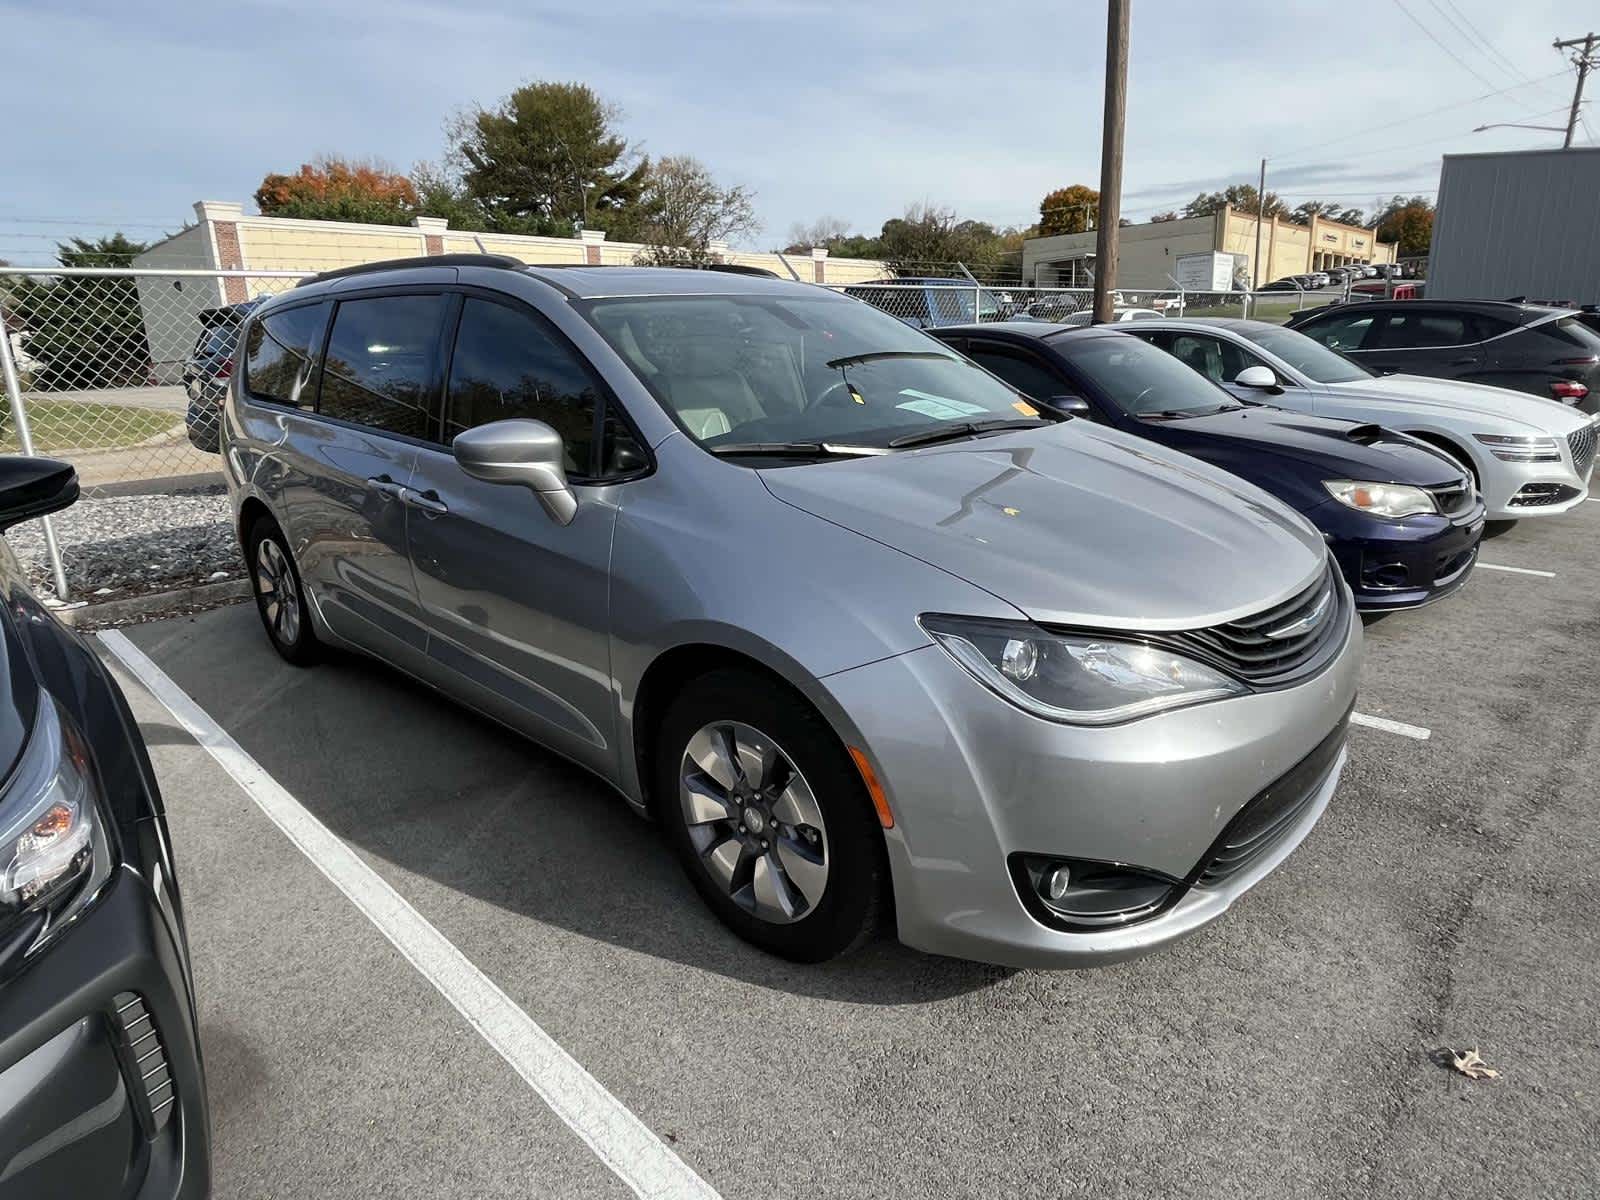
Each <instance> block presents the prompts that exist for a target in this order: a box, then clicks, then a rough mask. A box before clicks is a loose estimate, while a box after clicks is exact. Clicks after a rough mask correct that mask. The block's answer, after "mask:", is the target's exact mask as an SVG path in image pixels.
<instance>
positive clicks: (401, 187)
mask: <svg viewBox="0 0 1600 1200" xmlns="http://www.w3.org/2000/svg"><path fill="white" fill-rule="evenodd" d="M255 200H256V206H257V207H258V208H259V209H260V210H261V211H262V213H264V214H265V215H266V216H269V217H298V218H300V219H302V220H307V221H358V222H362V223H364V224H368V225H407V224H409V223H410V221H411V218H412V217H413V216H415V215H416V214H417V192H416V189H415V188H414V187H413V186H412V184H411V181H410V180H409V179H407V178H406V177H405V176H404V175H400V174H398V173H396V172H394V171H392V170H390V169H389V168H388V167H385V166H383V165H382V164H381V163H372V162H349V161H346V160H345V159H342V158H321V159H318V160H316V161H315V162H309V163H303V164H301V167H300V169H299V170H298V171H296V172H295V173H294V174H292V175H279V174H269V175H267V176H266V177H265V178H264V179H262V181H261V186H260V187H258V188H257V189H256V195H255Z"/></svg>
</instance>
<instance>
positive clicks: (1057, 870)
mask: <svg viewBox="0 0 1600 1200" xmlns="http://www.w3.org/2000/svg"><path fill="white" fill-rule="evenodd" d="M1071 886H1072V871H1071V870H1070V869H1069V868H1067V867H1052V868H1050V870H1048V871H1046V872H1045V874H1044V896H1045V899H1046V900H1054V901H1056V902H1058V903H1059V902H1060V901H1061V900H1063V899H1065V898H1066V895H1067V889H1068V888H1069V887H1071Z"/></svg>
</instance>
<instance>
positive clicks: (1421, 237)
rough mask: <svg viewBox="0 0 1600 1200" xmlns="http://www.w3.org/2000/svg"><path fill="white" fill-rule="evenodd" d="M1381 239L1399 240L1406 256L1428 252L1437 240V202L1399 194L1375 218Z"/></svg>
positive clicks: (1373, 221) (1373, 220)
mask: <svg viewBox="0 0 1600 1200" xmlns="http://www.w3.org/2000/svg"><path fill="white" fill-rule="evenodd" d="M1372 223H1373V224H1374V225H1375V226H1376V227H1377V230H1378V240H1379V241H1380V242H1397V243H1398V244H1399V250H1398V252H1399V254H1400V257H1402V258H1410V257H1415V256H1417V255H1422V254H1426V253H1427V252H1428V247H1429V246H1430V245H1431V244H1432V242H1433V202H1432V201H1430V200H1429V199H1428V198H1427V197H1426V196H1411V197H1409V198H1408V197H1405V196H1395V197H1394V198H1393V199H1392V200H1390V201H1389V202H1388V203H1387V204H1385V205H1384V206H1383V208H1382V210H1381V211H1380V212H1378V213H1377V214H1376V215H1375V216H1374V217H1373V219H1372Z"/></svg>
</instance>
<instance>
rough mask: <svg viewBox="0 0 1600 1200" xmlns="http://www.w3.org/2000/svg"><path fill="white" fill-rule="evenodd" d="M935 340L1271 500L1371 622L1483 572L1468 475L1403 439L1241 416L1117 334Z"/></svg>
mask: <svg viewBox="0 0 1600 1200" xmlns="http://www.w3.org/2000/svg"><path fill="white" fill-rule="evenodd" d="M930 332H931V333H932V335H933V336H934V337H937V338H938V339H939V340H940V341H942V342H944V343H945V344H947V345H949V346H951V347H953V348H955V349H957V350H960V351H961V352H962V353H964V354H966V355H967V356H968V357H970V358H972V359H973V360H975V361H976V362H978V363H979V364H980V365H982V366H983V367H986V368H987V369H988V370H990V371H992V372H993V373H994V374H996V375H998V376H999V377H1000V378H1001V379H1004V380H1005V381H1006V382H1007V383H1009V384H1011V385H1012V386H1013V387H1015V388H1016V389H1017V390H1018V391H1020V392H1022V393H1023V394H1024V395H1026V396H1028V397H1030V398H1031V399H1033V400H1035V401H1037V402H1038V403H1039V404H1041V405H1044V406H1046V407H1048V408H1052V409H1055V410H1057V411H1066V412H1072V413H1076V414H1077V415H1079V416H1083V417H1087V418H1088V419H1090V420H1093V421H1099V422H1101V423H1103V424H1106V425H1114V426H1116V427H1117V428H1119V429H1122V430H1125V431H1127V432H1129V433H1134V434H1138V435H1139V436H1141V437H1147V438H1149V439H1150V440H1151V441H1155V442H1160V443H1161V444H1162V445H1164V446H1170V447H1172V448H1173V449H1175V450H1182V451H1183V452H1184V453H1186V454H1192V455H1194V457H1196V458H1199V459H1203V460H1204V461H1205V462H1208V463H1211V464H1212V465H1214V466H1218V467H1221V468H1222V469H1223V470H1226V471H1231V472H1232V473H1233V474H1235V475H1238V476H1240V477H1241V478H1243V479H1246V480H1248V481H1249V482H1251V483H1253V484H1255V485H1256V486H1257V487H1259V488H1261V489H1262V490H1263V491H1266V492H1269V493H1271V494H1272V495H1274V496H1276V497H1277V498H1278V499H1279V500H1282V501H1283V502H1284V503H1286V504H1288V505H1289V506H1290V507H1292V508H1294V509H1295V510H1296V511H1297V512H1299V513H1300V514H1301V515H1302V516H1304V517H1305V518H1306V519H1307V520H1308V521H1310V522H1311V523H1312V524H1313V525H1315V526H1316V527H1317V528H1318V529H1320V530H1321V531H1322V533H1323V535H1324V536H1325V537H1326V538H1327V539H1328V544H1329V546H1330V547H1331V548H1332V550H1333V553H1334V557H1335V558H1336V559H1337V560H1338V562H1339V566H1340V568H1341V569H1342V570H1343V571H1344V576H1345V578H1346V579H1347V580H1349V582H1350V587H1351V590H1352V591H1354V592H1355V599H1356V607H1358V608H1360V609H1361V610H1363V611H1366V612H1375V611H1383V610H1389V609H1396V608H1411V607H1414V606H1416V605H1419V604H1426V603H1428V602H1429V601H1432V600H1437V599H1439V598H1440V597H1442V596H1445V595H1448V594H1449V593H1450V592H1453V591H1455V590H1456V589H1457V588H1459V587H1460V586H1461V585H1462V584H1463V583H1465V582H1466V580H1467V576H1468V575H1469V574H1471V571H1472V566H1473V564H1474V563H1475V562H1476V561H1477V554H1478V541H1479V539H1480V538H1481V537H1482V535H1483V518H1484V508H1483V501H1482V500H1481V499H1480V498H1479V497H1478V495H1477V492H1476V490H1475V489H1474V487H1473V484H1472V479H1471V477H1470V476H1469V475H1467V474H1466V473H1465V472H1464V471H1463V470H1462V468H1461V466H1460V465H1459V464H1457V463H1456V462H1454V461H1452V460H1451V459H1449V458H1446V457H1445V456H1444V455H1442V454H1440V453H1439V452H1437V451H1436V450H1433V449H1432V448H1430V447H1429V446H1427V445H1426V444H1425V443H1423V442H1420V441H1418V440H1417V439H1415V438H1413V437H1409V436H1407V435H1406V434H1403V433H1396V432H1393V431H1391V430H1388V429H1383V428H1380V427H1379V426H1376V425H1357V424H1352V423H1351V422H1349V421H1334V420H1329V419H1326V418H1323V417H1313V416H1307V415H1305V414H1302V413H1293V412H1288V411H1286V410H1283V409H1278V408H1272V407H1270V406H1268V405H1263V404H1248V405H1247V404H1241V403H1240V402H1239V401H1238V400H1236V399H1235V398H1234V397H1233V396H1231V395H1229V394H1228V393H1227V392H1225V391H1223V390H1222V389H1221V388H1219V387H1217V386H1216V385H1215V384H1213V383H1211V382H1210V381H1209V380H1207V379H1206V378H1204V377H1203V376H1201V375H1199V374H1197V373H1195V372H1194V371H1192V370H1190V369H1189V368H1188V367H1186V366H1185V365H1184V364H1183V363H1181V362H1179V361H1178V360H1177V359H1175V358H1173V357H1172V356H1171V355H1169V354H1166V353H1164V352H1163V351H1160V350H1157V349H1156V348H1155V347H1154V346H1150V345H1148V344H1146V343H1145V342H1142V341H1140V340H1139V339H1137V338H1132V337H1128V336H1127V335H1126V334H1123V333H1119V332H1116V331H1115V330H1114V329H1111V328H1109V327H1097V328H1092V329H1063V328H1061V327H1060V326H1055V325H1045V324H1033V323H1023V322H1001V323H996V324H989V325H965V326H952V327H947V328H943V329H938V330H931V331H930Z"/></svg>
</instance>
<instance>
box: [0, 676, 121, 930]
mask: <svg viewBox="0 0 1600 1200" xmlns="http://www.w3.org/2000/svg"><path fill="white" fill-rule="evenodd" d="M110 873H111V855H110V849H109V847H108V846H107V844H106V835H105V830H104V828H103V827H102V826H101V823H100V796H99V789H98V788H97V787H96V785H95V781H94V767H93V764H92V763H91V762H90V759H89V752H88V748H87V747H86V746H85V745H84V742H83V739H82V737H80V736H79V734H78V732H77V730H76V729H74V728H73V727H72V726H71V725H70V724H69V723H68V722H67V720H66V718H65V717H64V716H63V715H62V714H61V712H60V710H59V709H58V708H57V707H56V702H55V701H54V700H53V699H51V697H50V696H49V695H48V694H41V695H40V697H39V708H38V715H37V716H36V718H35V720H34V726H33V733H32V734H31V735H30V736H29V738H28V745H27V747H26V749H24V750H23V752H22V758H21V760H20V761H19V762H18V763H17V768H16V770H15V771H14V772H13V773H12V776H11V778H10V779H9V780H8V781H7V782H6V785H5V791H4V792H3V793H0V940H8V939H9V937H10V936H12V935H13V931H14V929H15V927H16V926H19V925H24V924H25V923H26V922H28V921H32V922H33V924H34V925H35V926H36V928H30V929H27V931H26V932H27V934H28V935H29V940H30V943H31V945H32V946H37V945H38V943H39V940H40V939H41V938H43V937H45V936H46V935H47V934H48V933H50V932H51V931H52V930H54V929H55V928H57V927H58V926H60V925H61V924H62V923H63V922H64V921H66V920H67V919H68V918H69V917H71V916H72V915H73V914H74V913H75V912H77V911H78V909H79V908H80V907H81V906H82V905H83V904H84V903H85V902H86V901H87V900H88V898H89V896H90V895H91V894H92V893H93V892H94V890H95V888H96V887H97V886H98V884H99V883H102V882H104V881H105V879H106V877H107V876H109V875H110Z"/></svg>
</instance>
